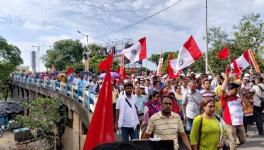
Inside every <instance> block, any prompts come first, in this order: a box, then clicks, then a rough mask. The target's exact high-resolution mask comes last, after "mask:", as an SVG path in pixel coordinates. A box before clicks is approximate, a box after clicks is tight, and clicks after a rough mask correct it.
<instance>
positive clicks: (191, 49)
mask: <svg viewBox="0 0 264 150" xmlns="http://www.w3.org/2000/svg"><path fill="white" fill-rule="evenodd" d="M201 57H202V52H201V50H200V49H199V47H198V46H197V44H196V42H195V40H194V38H193V37H192V36H190V37H189V38H188V40H187V41H186V42H185V43H184V44H183V46H182V48H181V49H180V51H179V55H178V59H177V62H176V64H175V67H173V68H175V70H176V72H178V71H179V70H182V69H184V68H186V67H188V66H190V65H191V64H192V63H194V62H195V61H196V60H198V59H199V58H201Z"/></svg>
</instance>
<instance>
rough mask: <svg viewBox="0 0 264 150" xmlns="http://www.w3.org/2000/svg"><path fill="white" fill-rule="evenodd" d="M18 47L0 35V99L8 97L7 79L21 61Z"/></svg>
mask: <svg viewBox="0 0 264 150" xmlns="http://www.w3.org/2000/svg"><path fill="white" fill-rule="evenodd" d="M20 55H21V52H20V50H19V48H18V47H16V46H14V45H11V44H8V43H7V41H6V40H5V39H4V38H3V37H1V36H0V70H1V71H0V99H2V98H4V99H7V97H8V79H9V77H10V73H12V72H13V71H14V70H15V69H16V66H18V65H20V64H22V63H23V60H22V58H21V57H20Z"/></svg>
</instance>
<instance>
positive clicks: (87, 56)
mask: <svg viewBox="0 0 264 150" xmlns="http://www.w3.org/2000/svg"><path fill="white" fill-rule="evenodd" d="M77 32H78V33H80V34H81V35H83V36H85V37H86V45H87V47H86V51H85V52H84V54H83V57H84V71H89V62H90V52H89V50H88V34H84V33H82V32H81V31H79V30H78V31H77Z"/></svg>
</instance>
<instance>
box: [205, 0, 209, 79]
mask: <svg viewBox="0 0 264 150" xmlns="http://www.w3.org/2000/svg"><path fill="white" fill-rule="evenodd" d="M205 30H206V31H205V43H206V53H205V72H206V74H208V73H209V71H208V25H207V0H205Z"/></svg>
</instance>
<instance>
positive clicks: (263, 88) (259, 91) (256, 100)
mask: <svg viewBox="0 0 264 150" xmlns="http://www.w3.org/2000/svg"><path fill="white" fill-rule="evenodd" d="M256 83H257V84H256V85H254V86H253V87H252V88H251V89H250V92H254V95H253V105H254V107H253V115H254V118H255V122H256V125H257V128H258V131H259V135H264V131H263V116H262V110H263V104H261V100H260V98H261V97H262V98H263V97H264V83H263V78H262V77H257V79H256Z"/></svg>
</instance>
